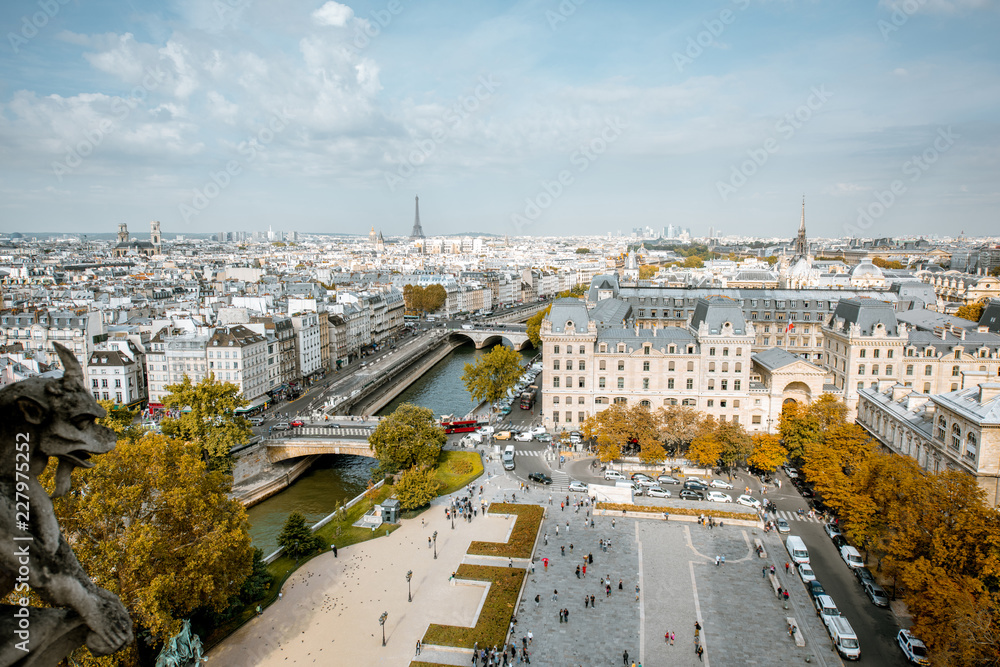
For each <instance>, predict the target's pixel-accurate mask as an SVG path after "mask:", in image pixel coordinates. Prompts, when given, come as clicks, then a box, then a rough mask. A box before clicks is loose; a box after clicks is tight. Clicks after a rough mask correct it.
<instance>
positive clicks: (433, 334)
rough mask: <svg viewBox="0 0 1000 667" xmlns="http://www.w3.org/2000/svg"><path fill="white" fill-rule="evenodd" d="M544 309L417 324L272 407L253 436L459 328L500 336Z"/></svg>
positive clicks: (525, 307)
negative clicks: (509, 324) (297, 396)
mask: <svg viewBox="0 0 1000 667" xmlns="http://www.w3.org/2000/svg"><path fill="white" fill-rule="evenodd" d="M546 306H548V302H538V303H531V304H525V305H521V306H515V307H512V308H505V309H503V310H499V311H497V312H495V313H494V314H493V315H491V316H489V317H486V318H476V319H468V320H466V319H461V318H450V319H444V320H438V321H435V322H428V321H425V320H421V321H419V322H416V323H415V327H414V328H413V329H412V330H411V331H410V332H408V333H401V334H399V335H398V336H397V337H396V338H394V339H393V340H391V341H389V342H388V343H387V344H385V345H383V348H382V349H381V350H379V351H378V352H377V353H375V354H374V355H369V356H367V357H365V358H364V359H359V360H356V361H353V362H352V363H350V364H349V365H347V366H345V367H343V368H341V369H340V370H336V371H328V372H327V376H326V377H325V378H324V379H323V380H320V381H319V382H317V383H315V384H313V385H312V386H311V387H309V388H308V390H307V391H305V392H304V393H303V394H302V395H301V396H300V397H299V398H297V399H295V400H293V401H290V402H288V403H282V404H279V405H275V406H273V407H272V408H270V409H268V410H267V411H266V412H265V413H263V414H262V415H261V416H263V417H264V419H265V421H264V424H263V425H261V426H259V427H255V428H254V432H255V433H256V434H257V435H261V436H267V435H268V432H269V428H270V427H271V426H273V425H274V424H276V423H278V422H279V421H286V420H287V419H294V418H295V417H296V416H299V415H302V416H306V415H309V414H310V413H311V411H312V410H315V409H319V408H320V407H322V406H323V405H324V403H325V402H326V400H327V399H328V398H329V397H332V396H350V394H351V392H353V391H355V390H358V389H360V388H361V387H363V386H364V385H365V384H366V383H367V382H369V381H370V380H371V379H372V378H373V377H377V376H378V375H379V374H381V373H384V372H385V371H387V370H388V369H389V368H391V367H393V366H394V365H395V364H396V363H397V362H398V361H399V360H401V359H406V358H407V357H410V356H411V355H413V354H415V353H416V352H417V351H418V350H419V349H420V348H421V347H425V348H427V349H429V348H430V347H432V346H434V345H436V344H437V343H438V342H439V341H440V340H441V339H443V338H445V337H447V336H449V335H451V333H453V332H456V331H462V326H463V325H465V324H472V325H473V326H475V327H476V329H478V330H484V329H486V330H496V331H497V333H502V332H503V330H505V329H506V324H505V323H504V322H502V321H501V320H509V321H513V322H517V321H521V320H526V319H528V318H529V317H531V316H532V315H533V314H534V313H536V312H538V311H539V310H541V309H542V308H545V307H546ZM511 330H512V331H517V332H523V331H524V327H523V325H517V324H513V325H512V326H511Z"/></svg>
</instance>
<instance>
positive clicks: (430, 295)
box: [424, 283, 448, 313]
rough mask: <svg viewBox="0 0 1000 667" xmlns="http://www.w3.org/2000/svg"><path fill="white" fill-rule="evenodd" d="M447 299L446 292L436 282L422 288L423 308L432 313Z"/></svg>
mask: <svg viewBox="0 0 1000 667" xmlns="http://www.w3.org/2000/svg"><path fill="white" fill-rule="evenodd" d="M447 300H448V292H447V291H446V290H445V289H444V287H442V286H441V285H438V284H437V283H435V284H433V285H428V286H427V287H425V288H424V310H425V311H427V312H428V313H433V312H435V311H436V310H438V309H439V308H440V307H441V306H443V305H444V302H445V301H447Z"/></svg>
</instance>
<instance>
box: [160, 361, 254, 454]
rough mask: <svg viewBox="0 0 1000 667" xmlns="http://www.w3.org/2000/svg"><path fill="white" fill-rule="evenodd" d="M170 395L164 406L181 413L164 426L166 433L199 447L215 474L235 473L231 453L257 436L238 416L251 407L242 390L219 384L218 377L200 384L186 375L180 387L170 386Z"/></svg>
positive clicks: (168, 388)
mask: <svg viewBox="0 0 1000 667" xmlns="http://www.w3.org/2000/svg"><path fill="white" fill-rule="evenodd" d="M167 391H169V392H170V393H169V394H167V395H166V396H165V397H164V398H163V405H165V406H166V407H168V408H177V409H179V410H180V411H181V412H180V416H179V417H178V418H176V419H174V418H169V417H168V418H166V419H164V420H163V421H161V422H160V427H161V428H162V429H163V433H164V434H165V435H168V436H171V437H174V438H179V439H181V440H190V441H193V442H195V443H197V444H198V446H199V447H201V450H202V455H203V456H204V457H205V461H206V462H207V463H208V465H209V467H210V468H212V469H213V470H222V471H225V472H228V471H230V470H232V468H233V460H232V457H231V456H230V454H229V451H230V450H231V449H232V448H233V447H235V446H237V445H243V444H246V443H247V442H248V441H249V440H250V438H251V437H252V436H253V431H251V430H250V424H249V422H247V420H246V419H244V418H242V417H237V416H235V415H236V410H237V409H239V408H242V407H243V406H245V405H246V403H247V402H246V400H244V398H243V396H242V394H240V389H239V387H237V386H236V385H235V384H232V383H230V382H219V381H218V380H216V379H215V375H214V374H211V375H209V376H208V377H206V378H204V379H203V380H202V381H201V382H199V383H198V384H194V383H192V382H191V378H190V377H189V376H187V375H185V376H184V379H183V380H182V381H181V382H179V383H178V384H171V385H167Z"/></svg>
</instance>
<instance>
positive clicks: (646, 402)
mask: <svg viewBox="0 0 1000 667" xmlns="http://www.w3.org/2000/svg"><path fill="white" fill-rule="evenodd" d="M639 405H641V406H642V407H644V408H648V407H649V401H639Z"/></svg>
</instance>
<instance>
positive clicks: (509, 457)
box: [503, 445, 514, 470]
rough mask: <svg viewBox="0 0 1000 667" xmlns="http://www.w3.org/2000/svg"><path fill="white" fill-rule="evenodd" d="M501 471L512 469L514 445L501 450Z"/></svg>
mask: <svg viewBox="0 0 1000 667" xmlns="http://www.w3.org/2000/svg"><path fill="white" fill-rule="evenodd" d="M503 469H504V470H513V469H514V445H507V446H506V447H504V450H503Z"/></svg>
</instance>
